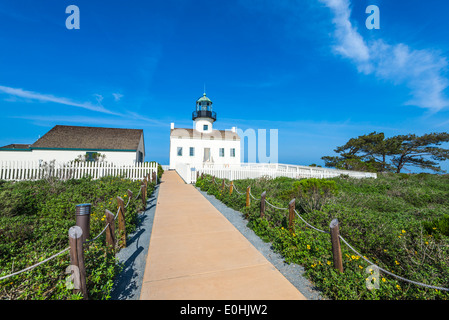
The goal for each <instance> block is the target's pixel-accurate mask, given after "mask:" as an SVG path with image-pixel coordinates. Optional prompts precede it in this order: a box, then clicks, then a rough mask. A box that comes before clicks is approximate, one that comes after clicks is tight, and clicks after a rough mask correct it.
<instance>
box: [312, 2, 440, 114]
mask: <svg viewBox="0 0 449 320" xmlns="http://www.w3.org/2000/svg"><path fill="white" fill-rule="evenodd" d="M319 1H320V2H322V3H324V4H325V5H326V6H327V7H329V8H330V9H331V10H332V12H333V14H334V18H333V20H332V22H333V23H334V25H335V34H334V35H335V39H336V41H337V43H336V44H335V45H334V48H333V49H334V50H335V52H336V53H337V54H339V55H341V56H343V57H345V58H348V59H349V60H351V61H352V62H353V63H354V64H355V65H356V67H357V69H358V71H359V72H361V73H364V74H373V75H375V76H376V77H377V78H379V79H382V80H387V81H391V82H392V83H394V84H397V85H398V84H404V85H406V86H407V87H408V88H409V89H410V95H411V99H410V100H409V101H407V102H406V103H405V104H406V105H415V106H418V107H421V108H426V109H428V110H430V111H433V112H437V111H439V110H441V109H444V108H447V107H449V99H448V98H447V97H446V96H445V93H444V91H445V90H446V89H447V87H448V86H449V80H448V79H447V78H446V77H445V76H444V75H443V72H444V71H445V70H446V67H447V65H448V61H447V59H446V57H444V56H442V55H441V53H439V52H437V51H433V50H417V49H412V48H410V47H409V46H407V45H406V44H403V43H399V44H388V43H386V42H385V41H383V40H382V39H378V40H372V41H370V42H369V43H367V42H366V41H365V40H364V39H363V37H362V35H361V34H360V33H359V32H358V31H357V29H356V28H355V27H354V26H353V25H352V24H351V22H350V15H351V9H350V2H349V0H319Z"/></svg>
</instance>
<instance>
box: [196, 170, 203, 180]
mask: <svg viewBox="0 0 449 320" xmlns="http://www.w3.org/2000/svg"><path fill="white" fill-rule="evenodd" d="M199 178H200V172H199V171H197V172H196V181H198V179H199ZM201 178H203V175H201Z"/></svg>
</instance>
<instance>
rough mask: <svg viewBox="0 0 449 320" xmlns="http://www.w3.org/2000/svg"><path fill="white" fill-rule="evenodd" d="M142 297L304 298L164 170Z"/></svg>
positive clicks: (189, 187)
mask: <svg viewBox="0 0 449 320" xmlns="http://www.w3.org/2000/svg"><path fill="white" fill-rule="evenodd" d="M140 299H141V300H149V299H151V300H159V299H164V300H179V299H188V300H195V299H201V300H203V299H208V300H238V299H245V300H252V299H254V300H259V299H266V300H275V299H282V300H286V299H290V300H293V299H305V297H304V296H303V295H302V294H301V293H300V292H299V291H298V290H297V289H296V288H295V287H294V286H293V285H292V284H291V283H290V282H289V281H288V280H287V279H286V278H285V277H284V276H283V275H282V274H281V273H280V272H279V271H278V270H277V269H276V268H275V267H274V266H273V265H272V264H271V263H270V262H269V261H268V260H267V259H266V258H265V257H264V256H263V255H262V254H261V253H260V252H259V251H258V250H257V249H256V248H255V247H254V246H253V245H252V244H251V243H250V242H249V241H248V240H247V239H246V238H245V237H244V236H243V235H242V234H241V233H240V232H239V231H238V230H237V229H236V228H235V227H234V226H233V225H232V224H231V223H230V222H229V221H228V220H227V219H226V218H225V217H224V216H223V215H222V214H221V213H220V212H219V211H218V210H217V209H216V208H215V207H214V206H213V205H212V204H211V203H210V202H209V201H207V200H206V198H204V196H203V195H201V193H200V192H199V191H198V190H196V189H195V188H194V187H193V186H192V185H188V184H185V183H184V181H183V180H182V179H181V178H180V177H179V175H178V174H177V173H176V172H175V171H166V172H165V173H164V175H163V176H162V182H161V184H160V190H159V195H158V200H157V206H156V213H155V217H154V222H153V230H152V233H151V240H150V246H149V249H148V256H147V260H146V267H145V273H144V276H143V283H142V289H141V294H140Z"/></svg>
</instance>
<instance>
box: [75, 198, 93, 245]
mask: <svg viewBox="0 0 449 320" xmlns="http://www.w3.org/2000/svg"><path fill="white" fill-rule="evenodd" d="M91 209H92V205H91V204H90V203H82V204H78V205H77V206H76V213H75V216H76V225H77V226H79V227H80V228H81V229H82V230H83V242H85V241H86V240H88V239H89V236H90V213H91Z"/></svg>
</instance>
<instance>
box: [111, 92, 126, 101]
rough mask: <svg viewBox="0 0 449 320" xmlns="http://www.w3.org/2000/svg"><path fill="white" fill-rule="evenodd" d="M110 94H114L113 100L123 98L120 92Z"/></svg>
mask: <svg viewBox="0 0 449 320" xmlns="http://www.w3.org/2000/svg"><path fill="white" fill-rule="evenodd" d="M112 95H113V96H114V100H115V101H120V99H121V98H123V94H121V93H113V94H112Z"/></svg>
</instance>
